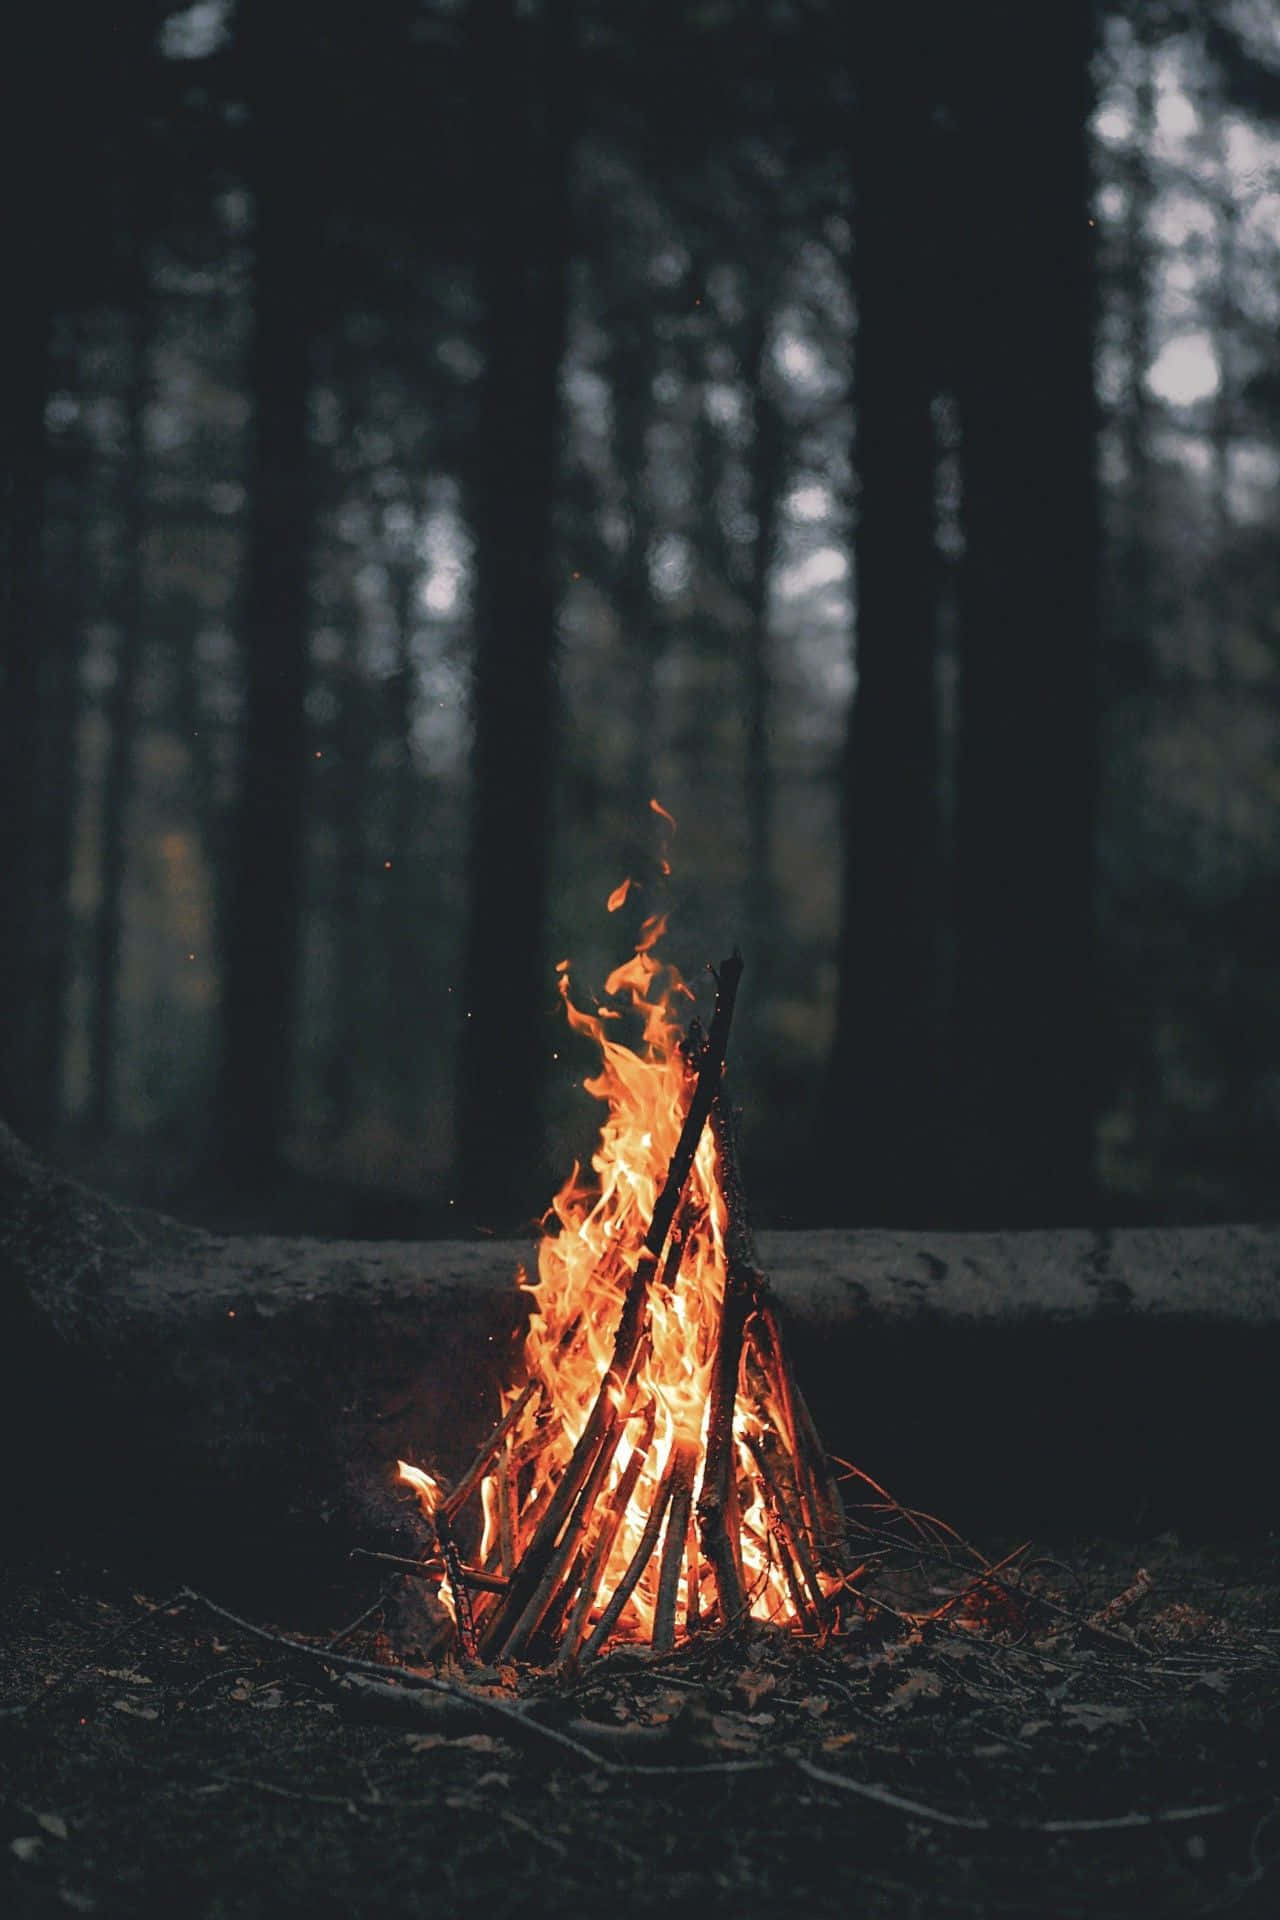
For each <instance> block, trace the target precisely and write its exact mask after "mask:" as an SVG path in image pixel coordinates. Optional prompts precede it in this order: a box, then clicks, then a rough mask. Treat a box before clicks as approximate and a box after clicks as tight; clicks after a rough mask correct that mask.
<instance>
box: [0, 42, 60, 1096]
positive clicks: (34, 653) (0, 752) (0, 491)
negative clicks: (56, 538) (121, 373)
mask: <svg viewBox="0 0 1280 1920" xmlns="http://www.w3.org/2000/svg"><path fill="white" fill-rule="evenodd" d="M14 24H15V26H16V24H17V23H16V22H15V23H14ZM26 38H27V39H28V40H30V41H34V42H35V43H36V44H34V45H28V46H26V47H24V46H23V37H22V36H19V37H18V44H17V48H15V47H14V46H13V45H12V44H11V45H10V47H9V51H8V57H7V59H6V62H5V85H4V89H3V95H2V96H0V98H2V101H3V115H2V118H3V138H4V151H5V158H6V162H7V164H6V167H5V178H6V179H7V180H8V181H9V182H10V183H16V182H18V181H19V180H21V181H22V182H23V183H24V184H23V185H22V188H21V190H18V189H17V187H16V186H13V185H12V184H11V191H10V195H9V206H8V219H7V228H6V236H5V269H6V271H5V285H6V292H5V319H6V324H7V326H8V330H9V345H8V347H7V348H6V349H5V351H4V354H3V356H2V357H0V1101H2V1102H3V1104H4V1108H5V1110H6V1111H7V1112H8V1113H9V1114H10V1115H11V1116H12V1117H13V1118H14V1119H15V1120H17V1121H18V1122H19V1124H21V1125H23V1126H25V1127H27V1128H29V1129H30V1130H31V1131H32V1132H33V1133H38V1134H43V1131H44V1121H45V1117H46V1116H45V1112H44V1109H45V1108H46V1106H47V1101H46V1099H45V1097H44V1095H43V1092H42V1090H41V1088H40V1087H39V1086H38V1085H37V1082H36V1076H35V1062H34V1060H33V1057H32V1029H31V1005H32V998H33V992H34V985H35V976H36V958H35V949H34V943H33V941H32V927H33V922H34V918H35V913H36V909H37V902H38V899H39V895H40V891H41V882H42V875H41V871H40V838H39V790H38V776H39V770H40V769H39V723H40V719H41V714H42V703H41V671H40V663H41V627H42V614H43V610H42V607H41V591H42V558H43V545H42V538H43V530H44V504H45V426H44V414H45V403H46V401H47V399H48V394H49V376H50V363H51V350H52V333H53V301H54V295H53V289H52V286H51V284H50V274H51V260H52V255H53V248H52V243H51V239H50V236H51V234H53V233H56V232H57V230H58V222H57V206H58V194H57V186H56V183H55V181H56V173H57V168H58V166H59V164H60V162H59V161H56V160H54V159H53V157H52V156H51V154H50V151H49V149H50V146H51V144H52V143H51V139H50V135H49V128H50V127H51V126H52V125H53V124H54V112H53V90H52V87H51V85H50V84H49V76H50V74H51V73H52V71H53V67H52V60H51V55H50V52H49V49H47V48H46V47H45V45H44V39H45V35H44V32H42V31H41V30H40V29H39V28H37V29H36V30H35V31H34V32H33V33H32V34H30V35H28V36H26ZM22 51H25V52H27V54H28V58H27V59H25V60H24V59H23V58H22V57H21V52H22ZM47 164H48V166H49V167H51V168H52V169H53V175H54V179H51V176H50V173H49V172H47V171H46V165H47Z"/></svg>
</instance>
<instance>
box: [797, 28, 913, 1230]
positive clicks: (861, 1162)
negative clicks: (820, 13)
mask: <svg viewBox="0 0 1280 1920" xmlns="http://www.w3.org/2000/svg"><path fill="white" fill-rule="evenodd" d="M854 51H855V55H856V70H855V79H856V85H857V92H858V105H857V119H856V122H855V142H854V154H853V166H854V196H855V197H854V220H855V228H854V233H855V242H854V297H855V305H856V309H857V328H858V331H857V344H856V358H855V375H854V399H855V410H856V445H855V459H854V468H855V473H856V475H857V520H856V526H855V533H854V560H855V570H856V584H857V623H856V664H857V686H856V691H855V694H854V699H853V704H852V707H851V710H850V716H849V724H848V732H847V734H846V742H845V752H844V765H843V773H842V792H843V867H842V901H841V918H840V933H839V948H838V967H839V998H838V1003H837V1015H836V1031H835V1040H834V1044H833V1047H832V1053H831V1062H830V1070H829V1078H828V1085H827V1091H826V1100H825V1107H824V1112H823V1125H822V1138H823V1142H824V1153H823V1156H822V1157H823V1159H824V1161H825V1163H826V1164H828V1165H830V1164H831V1163H832V1161H833V1160H834V1161H837V1162H838V1163H839V1164H840V1165H841V1166H842V1167H844V1168H845V1169H852V1170H853V1174H854V1179H853V1180H852V1181H851V1180H850V1179H849V1178H848V1175H847V1172H846V1175H845V1177H844V1178H842V1179H840V1180H838V1181H832V1182H830V1184H829V1186H828V1189H827V1191H828V1192H829V1194H830V1195H831V1196H832V1197H834V1196H836V1195H843V1196H844V1207H845V1211H846V1213H847V1214H848V1215H849V1216H852V1217H853V1218H856V1219H858V1220H860V1221H867V1220H875V1221H877V1222H894V1221H901V1220H909V1219H915V1218H919V1217H921V1216H923V1217H928V1214H929V1213H930V1212H931V1211H932V1208H933V1206H934V1205H935V1204H936V1199H935V1194H936V1178H937V1171H936V1150H937V1149H936V1136H935V1125H936V1120H935V1116H936V1111H937V1081H938V1071H937V1064H936V1062H937V998H938V987H937V964H938V956H937V942H938V916H939V876H938V862H939V855H938V841H939V810H938V739H937V733H938V727H937V694H936V679H935V676H936V663H937V615H938V606H937V603H938V566H937V553H936V542H935V485H936V448H935V436H934V428H933V419H932V411H931V407H932V401H933V397H934V391H935V385H936V377H937V374H936V365H937V349H936V345H935V332H934V320H933V315H934V312H935V310H936V298H937V290H936V286H935V284H934V277H935V274H936V258H935V248H936V244H937V240H938V236H939V221H938V209H937V205H936V197H937V188H936V177H937V165H938V162H937V159H936V156H935V143H934V140H933V137H932V131H931V124H930V107H931V100H930V95H929V87H928V82H927V79H926V77H925V76H924V75H923V74H922V71H921V65H920V62H919V59H918V57H917V52H916V49H915V29H914V25H913V23H912V22H911V21H910V20H909V18H908V17H907V16H905V15H904V16H903V17H902V18H901V19H899V17H898V15H897V14H895V13H893V11H892V10H890V11H889V12H888V13H886V12H885V11H884V10H882V9H867V8H863V9H860V10H859V15H858V20H857V25H856V27H855V30H854ZM855 1182H856V1184H855Z"/></svg>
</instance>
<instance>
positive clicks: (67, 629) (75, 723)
mask: <svg viewBox="0 0 1280 1920" xmlns="http://www.w3.org/2000/svg"><path fill="white" fill-rule="evenodd" d="M81 344H82V343H81V337H80V329H79V327H77V326H76V325H75V324H74V322H71V323H69V324H68V325H67V326H66V327H65V328H64V329H62V330H61V338H60V340H59V342H58V349H57V351H58V360H59V363H60V364H59V366H58V368H57V369H56V370H55V373H54V376H53V377H54V380H55V381H56V382H57V384H58V385H59V386H65V387H67V388H68V389H70V390H72V391H74V390H75V388H76V386H77V384H78V379H79V371H80V351H81ZM50 454H51V457H50V472H49V476H48V480H49V492H48V508H47V511H48V520H49V524H48V529H47V534H46V540H47V545H48V550H49V567H48V570H47V571H48V588H47V597H46V610H45V622H46V629H45V644H44V648H43V652H44V678H45V685H44V689H43V693H42V704H43V707H44V718H43V724H42V726H41V729H40V751H41V769H40V774H39V778H38V793H39V800H40V825H39V844H40V846H41V847H42V848H43V850H44V852H43V862H42V864H43V873H44V884H43V885H42V887H41V889H40V899H39V902H38V906H37V917H36V922H35V925H34V927H33V929H32V941H31V950H32V955H33V959H34V962H35V967H36V977H35V979H34V981H33V993H34V998H33V1001H32V1003H31V1030H32V1031H31V1046H32V1059H33V1063H34V1064H33V1068H32V1075H31V1088H30V1091H31V1094H32V1096H33V1097H34V1098H37V1099H38V1100H39V1105H40V1112H39V1116H38V1119H37V1120H36V1122H35V1123H34V1125H33V1133H32V1137H33V1138H35V1139H43V1138H51V1137H53V1135H54V1134H55V1132H56V1129H57V1126H58V1123H59V1120H60V1119H61V1116H62V1082H63V1066H64V1061H65V1057H66V1044H67V988H68V982H69V977H70V969H71V876H72V865H73V857H74V848H75V823H76V817H77V809H78V804H79V798H80V769H79V741H78V732H79V722H80V663H81V652H82V645H83V633H84V621H85V606H86V592H87V582H88V571H89V555H88V546H89V530H90V513H91V508H90V503H89V487H90V473H91V469H92V453H91V449H90V447H89V444H88V440H87V437H86V434H85V431H84V425H83V421H82V420H81V421H77V422H76V424H75V425H74V427H72V428H71V429H70V431H69V432H67V433H66V435H65V436H63V437H62V438H61V444H60V445H59V446H57V447H56V450H55V449H54V448H51V450H50Z"/></svg>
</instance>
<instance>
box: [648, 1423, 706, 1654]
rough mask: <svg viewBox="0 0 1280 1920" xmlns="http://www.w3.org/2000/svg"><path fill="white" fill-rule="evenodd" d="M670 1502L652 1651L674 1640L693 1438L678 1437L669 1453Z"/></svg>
mask: <svg viewBox="0 0 1280 1920" xmlns="http://www.w3.org/2000/svg"><path fill="white" fill-rule="evenodd" d="M672 1461H673V1469H672V1477H671V1505H670V1507H669V1508H668V1510H667V1532H666V1537H665V1539H664V1540H663V1543H662V1566H661V1572H660V1573H659V1575H658V1603H657V1607H656V1608H655V1610H654V1616H653V1645H654V1650H655V1652H658V1653H670V1651H671V1649H672V1647H674V1645H675V1643H676V1597H677V1595H678V1593H679V1589H680V1566H681V1562H682V1561H683V1559H684V1557H685V1545H686V1542H687V1540H688V1537H689V1515H690V1511H691V1509H692V1507H693V1476H694V1472H695V1470H696V1468H697V1464H698V1449H697V1445H696V1443H694V1442H693V1441H687V1440H682V1441H680V1442H679V1444H678V1445H677V1446H676V1447H675V1449H674V1450H673V1453H672Z"/></svg>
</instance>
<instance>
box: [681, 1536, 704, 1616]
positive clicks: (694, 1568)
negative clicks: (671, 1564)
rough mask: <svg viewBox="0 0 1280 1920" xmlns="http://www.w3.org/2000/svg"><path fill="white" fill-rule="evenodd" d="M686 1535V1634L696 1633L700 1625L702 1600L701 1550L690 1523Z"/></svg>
mask: <svg viewBox="0 0 1280 1920" xmlns="http://www.w3.org/2000/svg"><path fill="white" fill-rule="evenodd" d="M686 1535H687V1537H686V1540H685V1602H684V1630H685V1632H686V1633H696V1632H697V1631H698V1628H699V1627H700V1626H701V1625H702V1598H701V1594H700V1592H699V1585H700V1578H701V1571H702V1550H701V1547H700V1545H699V1542H698V1529H697V1527H696V1526H694V1525H693V1524H692V1522H691V1523H690V1525H689V1526H688V1528H687V1529H686Z"/></svg>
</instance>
